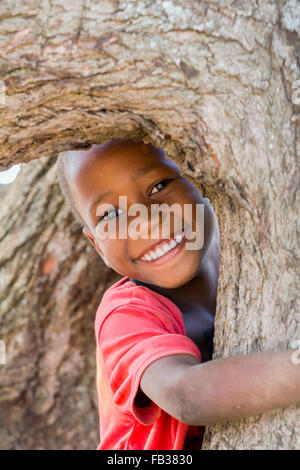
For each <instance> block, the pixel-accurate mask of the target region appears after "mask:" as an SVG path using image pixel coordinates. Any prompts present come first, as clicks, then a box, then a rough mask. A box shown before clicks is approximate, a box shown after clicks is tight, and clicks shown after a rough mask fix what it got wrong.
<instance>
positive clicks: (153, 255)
mask: <svg viewBox="0 0 300 470" xmlns="http://www.w3.org/2000/svg"><path fill="white" fill-rule="evenodd" d="M150 256H151V258H152V259H156V258H157V254H156V253H155V251H150Z"/></svg>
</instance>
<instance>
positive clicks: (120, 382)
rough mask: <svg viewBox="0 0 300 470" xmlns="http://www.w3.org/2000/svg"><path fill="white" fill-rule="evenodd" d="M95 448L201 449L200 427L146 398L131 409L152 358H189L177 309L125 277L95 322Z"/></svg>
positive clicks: (104, 302) (193, 350) (188, 341)
mask: <svg viewBox="0 0 300 470" xmlns="http://www.w3.org/2000/svg"><path fill="white" fill-rule="evenodd" d="M95 335H96V345H97V346H96V361H97V378H96V383H97V393H98V409H99V421H100V443H99V445H98V447H97V450H104V449H109V450H146V449H147V450H177V449H178V450H182V449H189V450H190V449H201V443H202V437H203V432H204V427H199V426H188V425H186V424H184V423H182V422H181V421H178V420H177V419H175V418H173V417H172V416H171V415H169V414H168V413H166V412H165V411H164V410H162V409H161V408H160V407H159V406H158V405H157V404H156V403H154V402H153V401H151V400H150V399H149V405H148V406H147V407H144V408H141V407H139V408H138V407H137V406H136V405H135V396H136V394H137V392H138V390H139V383H140V379H141V376H142V374H143V372H144V371H145V369H146V368H147V367H148V366H149V365H150V364H151V363H152V362H154V361H156V360H157V359H159V358H161V357H164V356H169V355H172V354H192V355H193V356H195V357H197V358H198V359H199V362H201V354H200V351H199V349H198V348H197V346H196V345H195V343H194V342H193V341H192V340H191V339H189V338H188V337H187V336H186V334H185V328H184V323H183V317H182V313H181V311H180V309H179V308H178V307H177V306H176V305H175V304H174V303H173V302H172V301H171V300H169V299H167V298H166V297H164V296H163V295H161V294H158V293H157V292H155V291H153V290H151V289H149V288H147V287H144V286H139V285H136V284H135V283H134V282H132V281H130V280H129V278H128V277H127V276H126V277H124V278H122V279H121V280H120V281H118V282H116V283H115V284H113V285H112V286H111V287H110V288H109V289H107V291H106V292H105V294H104V296H103V297H102V300H101V303H100V305H99V307H98V309H97V313H96V318H95Z"/></svg>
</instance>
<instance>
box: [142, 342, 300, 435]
mask: <svg viewBox="0 0 300 470" xmlns="http://www.w3.org/2000/svg"><path fill="white" fill-rule="evenodd" d="M294 355H295V351H284V352H266V353H253V354H247V355H243V356H235V357H228V358H224V359H217V360H212V361H209V362H206V363H203V364H201V363H199V361H198V359H197V358H196V357H194V356H191V355H187V354H177V355H173V356H167V357H163V358H161V359H158V360H157V361H155V362H153V363H152V364H150V366H149V367H147V369H146V370H145V371H144V373H143V375H142V378H141V381H140V388H141V389H142V391H143V392H144V393H145V394H146V395H147V396H148V397H149V398H150V399H151V400H152V401H154V402H155V403H156V404H157V405H158V406H159V407H160V408H162V409H163V410H165V411H166V412H167V413H168V414H170V415H171V416H173V417H174V418H176V419H178V420H179V421H182V422H183V423H186V424H188V425H198V426H201V425H208V424H216V423H222V422H226V421H233V420H236V419H240V418H243V417H247V416H255V415H258V414H261V413H264V412H265V411H268V410H271V409H274V408H281V407H286V406H289V405H292V404H294V403H300V364H298V363H295V361H293V360H292V359H293V356H294Z"/></svg>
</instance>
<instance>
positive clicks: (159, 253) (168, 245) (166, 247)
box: [142, 234, 183, 261]
mask: <svg viewBox="0 0 300 470" xmlns="http://www.w3.org/2000/svg"><path fill="white" fill-rule="evenodd" d="M182 239H183V234H182V235H176V237H175V240H176V241H175V240H170V241H169V242H167V243H165V244H164V245H163V246H161V247H160V248H157V249H156V250H155V251H154V250H152V251H150V252H149V253H147V254H146V255H144V256H143V257H142V259H143V260H145V261H152V260H155V259H157V258H160V257H161V256H163V255H164V254H165V253H167V252H168V251H170V250H172V249H173V248H175V246H177V245H178V244H179V243H180V242H181V241H182Z"/></svg>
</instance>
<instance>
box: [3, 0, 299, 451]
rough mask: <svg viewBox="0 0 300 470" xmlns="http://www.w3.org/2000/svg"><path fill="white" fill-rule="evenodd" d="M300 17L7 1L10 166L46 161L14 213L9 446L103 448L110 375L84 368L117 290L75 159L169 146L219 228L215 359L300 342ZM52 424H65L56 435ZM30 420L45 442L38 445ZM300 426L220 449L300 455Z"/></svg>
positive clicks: (265, 431) (9, 254) (235, 4)
mask: <svg viewBox="0 0 300 470" xmlns="http://www.w3.org/2000/svg"><path fill="white" fill-rule="evenodd" d="M298 10H299V6H298V4H297V3H296V0H287V1H282V0H279V1H278V2H274V1H271V0H264V1H262V0H260V1H258V2H247V1H246V0H240V1H233V0H210V1H206V2H205V1H203V2H199V1H197V0H187V1H186V2H185V3H184V6H183V4H182V2H179V1H175V0H168V1H162V0H157V1H155V0H154V1H146V0H145V1H142V0H141V1H138V2H134V1H133V0H128V1H127V2H126V3H124V2H119V1H118V0H110V1H109V0H106V1H105V0H104V1H101V2H96V1H95V0H94V1H93V0H84V1H83V0H82V1H77V2H69V1H62V0H57V1H56V2H51V3H48V2H42V3H41V4H40V2H37V0H29V1H28V2H26V3H24V2H19V1H16V0H15V1H14V2H13V4H12V3H11V2H8V0H5V1H4V2H2V3H1V6H0V18H1V24H0V48H1V51H2V54H1V59H0V79H1V80H2V83H4V85H5V100H4V99H3V97H2V105H0V106H2V108H1V115H0V124H1V128H0V145H1V155H0V164H1V166H2V168H3V169H4V168H8V167H10V166H11V165H12V164H13V163H17V162H23V163H25V162H26V163H27V162H30V161H31V160H38V159H40V158H41V157H47V158H48V159H46V163H41V162H42V160H41V161H36V162H32V163H30V166H28V167H24V171H23V170H22V171H23V174H22V175H20V176H19V177H18V180H17V183H16V185H15V187H13V188H12V189H10V190H9V192H8V193H6V195H5V196H4V198H3V204H2V209H1V210H2V213H3V214H4V216H2V219H3V222H4V223H3V224H2V225H3V227H2V229H1V230H2V236H1V244H2V246H1V269H2V271H3V279H4V280H2V284H3V286H4V287H5V288H6V291H7V292H8V293H7V292H6V296H7V298H6V299H5V300H3V302H2V305H1V306H3V312H4V313H3V314H2V317H1V318H2V325H3V329H2V333H1V335H2V336H5V338H6V339H7V342H8V358H11V359H13V362H12V366H9V367H8V368H7V369H8V370H7V369H3V370H2V379H1V381H2V386H3V387H4V385H5V387H4V389H3V390H4V392H2V394H1V400H2V403H7V404H9V406H7V407H6V409H5V412H4V411H2V412H1V413H2V416H1V420H2V422H3V423H4V425H5V426H7V428H8V429H9V433H10V434H9V437H7V439H6V441H3V440H2V442H6V444H5V446H11V447H18V446H20V447H22V446H23V447H28V448H33V447H34V446H35V445H36V444H35V443H34V442H38V443H39V444H38V445H40V446H42V447H43V446H44V447H45V448H50V447H55V445H56V446H57V448H62V447H63V445H66V446H74V447H76V446H80V445H81V446H82V448H88V447H90V448H94V447H95V434H94V430H95V429H96V428H97V425H96V420H97V416H96V415H95V403H94V404H93V405H92V404H91V402H89V403H87V401H88V398H87V397H90V396H91V395H90V394H91V393H92V392H91V391H90V390H91V389H90V388H89V386H90V385H91V381H92V375H93V374H92V372H91V371H92V370H94V369H93V366H91V363H90V362H89V367H88V368H87V369H88V372H86V368H84V367H83V363H84V360H86V361H92V359H91V357H92V356H93V352H92V350H93V348H94V345H91V343H90V342H89V341H90V340H87V338H86V337H87V336H88V337H89V338H90V337H91V336H90V335H93V327H92V321H93V318H91V317H93V315H92V313H94V312H95V309H96V307H97V304H98V303H99V300H100V298H101V297H100V293H102V292H103V288H104V289H105V288H106V287H107V285H108V284H109V283H110V282H112V280H113V277H114V275H113V274H112V273H111V272H107V271H106V270H105V268H104V267H103V266H102V264H101V262H100V261H99V258H98V257H97V255H96V254H95V253H94V252H93V251H91V250H89V249H88V246H87V244H86V242H85V241H84V240H83V239H82V237H81V232H80V230H79V229H78V226H77V225H76V224H75V223H74V221H73V219H72V217H71V216H70V214H69V213H68V212H67V209H66V208H65V205H64V203H63V201H62V198H61V195H60V194H59V192H58V189H57V184H56V180H55V166H54V163H53V161H54V160H55V156H56V155H57V154H59V153H60V152H64V151H66V150H69V149H84V148H89V147H90V146H91V145H92V144H94V143H101V142H104V141H107V140H110V139H114V138H117V137H131V138H133V139H137V140H144V141H145V142H152V143H153V144H155V145H160V146H162V147H163V148H164V149H165V151H166V153H167V154H168V156H169V158H172V159H173V160H175V161H176V162H178V163H179V164H180V166H181V168H182V169H183V171H184V174H185V176H187V177H188V178H190V179H191V181H193V183H194V184H196V185H197V186H198V187H199V188H200V189H201V190H202V191H203V193H204V195H206V196H208V197H209V198H210V199H211V201H212V204H213V206H214V209H215V211H216V214H217V217H218V220H219V225H220V235H221V270H220V279H219V289H218V306H217V316H216V335H215V352H214V357H215V358H217V357H222V356H223V357H225V356H229V355H236V354H243V353H251V352H255V351H266V350H280V349H286V348H287V347H290V346H291V344H292V343H293V342H294V341H296V340H298V339H300V327H299V325H300V320H299V314H298V312H299V302H298V299H297V291H298V276H297V274H298V272H297V258H298V256H299V249H298V245H297V242H296V234H297V224H296V220H297V217H296V207H297V202H299V199H298V198H299V193H297V183H298V181H299V171H298V167H297V156H298V154H299V146H300V143H299V105H297V104H294V103H293V98H292V96H293V84H295V81H297V80H298V79H299V77H300V72H299V52H300V36H299V34H300V33H299V28H300V26H299V19H298V18H299V15H298V14H297V12H298ZM3 88H4V86H3ZM0 101H1V100H0ZM4 101H5V103H4ZM297 118H298V119H297ZM25 217H26V220H25ZM50 220H51V221H50ZM22 222H23V223H22ZM60 243H63V245H62V246H63V247H64V246H65V248H63V249H61V248H59V245H60ZM72 247H73V249H72ZM54 258H55V260H54ZM93 270H95V272H94V271H93ZM38 272H39V273H41V274H40V277H38V274H37V273H38ZM91 272H93V275H91V274H90V273H91ZM87 275H88V276H89V277H88V279H89V283H86V282H85V281H86V276H87ZM45 276H46V277H45ZM65 279H67V281H66V280H65ZM27 286H30V291H29V292H27V298H26V299H25V300H28V303H27V304H26V303H24V299H23V298H22V297H23V293H24V292H25V290H26V287H27ZM98 286H100V290H99V288H98ZM95 289H96V292H97V295H95ZM38 292H40V297H39V300H38ZM74 293H76V297H75V296H74ZM22 301H23V304H22ZM74 309H75V314H74V315H75V316H74V317H73V312H74ZM76 309H77V310H76ZM76 312H77V313H76ZM86 315H89V319H90V323H89V326H87V323H86V322H85V319H86ZM65 318H67V319H68V325H67V329H66V331H65V325H64V321H63V319H65ZM28 319H29V320H28ZM76 320H77V322H76ZM28 322H29V325H30V329H28V328H29V327H28ZM74 322H75V326H74ZM57 323H58V325H59V331H60V333H61V335H62V336H61V339H59V335H58V334H57V333H55V334H54V331H56V329H55V328H56V325H57ZM26 325H27V326H26ZM37 325H38V326H37ZM22 328H23V330H22ZM26 328H27V329H26ZM76 328H77V329H76ZM74 329H75V330H74ZM80 329H83V331H84V334H83V335H82V332H81V330H80ZM29 331H30V332H31V335H32V337H31V336H28V335H29ZM74 331H77V333H75V338H76V339H74V341H71V338H72V335H73V334H74ZM51 332H53V336H51ZM26 335H27V336H26ZM49 335H50V338H49ZM67 336H68V338H67V339H66V337H67ZM83 337H84V338H85V339H84V341H83V339H82V338H83ZM24 338H25V339H24ZM32 338H34V339H32ZM53 338H54V339H53ZM56 341H58V344H59V345H60V346H59V348H58V349H60V353H59V354H60V356H59V357H57V360H56V359H52V356H51V353H49V347H50V351H51V350H52V349H53V351H55V354H57V353H56V351H57V347H56ZM64 341H65V342H64ZM49 345H50V346H49ZM51 348H52V349H51ZM64 348H65V349H64ZM15 351H16V353H15ZM24 351H26V355H25V357H26V358H27V359H26V360H24V356H23V359H22V361H23V362H22V361H21V356H22V354H23V355H24ZM79 351H81V352H82V354H83V356H82V359H81V362H80V360H79V357H80V356H79ZM49 355H50V357H49ZM47 356H48V357H47ZM88 358H89V359H88ZM20 361H21V362H20ZM43 361H44V362H43ZM52 361H54V362H52ZM41 363H42V364H44V365H46V366H47V364H48V365H49V364H50V366H51V367H52V366H53V364H56V365H55V367H56V368H55V370H54V372H53V370H52V375H51V374H50V373H49V374H48V372H45V374H46V375H45V377H41V376H40V375H39V373H38V372H37V371H41V370H44V369H41ZM70 363H71V364H72V367H70ZM20 364H21V365H20ZM57 364H60V367H58V366H57ZM73 364H76V366H74V368H75V369H74V368H73ZM80 364H82V366H80ZM1 367H3V366H1ZM25 369H26V370H27V372H24V370H25ZM74 370H75V372H74ZM40 374H41V372H40ZM63 374H66V377H67V379H68V380H69V381H70V382H67V385H65V384H64V380H63V379H62V378H61V377H62V375H63ZM72 374H75V375H76V377H74V375H72ZM24 377H26V381H25V382H24V381H23V380H22V378H24ZM19 379H20V382H19V381H18V380H19ZM77 379H78V380H79V379H80V380H79V382H78V383H80V385H79V386H78V387H79V390H80V391H79V392H78V390H77V392H75V389H76V387H75V385H74V384H75V383H76V380H77ZM68 383H71V384H72V386H73V389H72V390H73V395H72V397H73V401H72V403H71V404H70V401H69V396H68V395H67V394H68V391H69V387H68ZM82 383H84V384H85V386H86V387H87V388H83V389H82V388H80V387H81V386H82ZM42 384H46V387H45V388H46V390H45V389H43V388H42ZM39 386H40V387H41V389H40V391H39V393H40V396H41V398H39V399H38V400H36V399H35V397H36V395H35V393H36V392H33V391H35V390H37V389H38V390H39ZM78 387H77V389H78ZM87 389H88V391H87ZM81 392H82V393H81ZM76 393H79V395H80V397H81V398H80V402H78V401H77V402H76V400H78V398H76V397H78V396H79V395H76ZM94 395H95V393H94ZM94 395H93V396H94ZM49 396H50V398H49ZM66 397H67V398H66ZM74 397H75V398H74ZM39 400H40V401H39ZM82 403H84V404H83V405H82ZM68 406H70V407H69V408H68ZM51 407H53V409H55V410H57V413H56V414H55V413H54V414H53V415H51V412H50V411H51V410H52V408H51ZM26 410H27V411H26ZM28 410H30V411H28ZM36 410H37V411H36ZM75 410H76V411H75ZM62 412H63V414H62ZM73 412H74V413H79V415H77V416H78V419H77V418H76V417H75V418H74V416H71V415H72V413H73ZM83 415H84V416H85V419H81V418H82V417H83ZM39 416H42V418H41V419H40V418H39ZM43 416H46V417H47V419H48V416H52V418H49V423H48V421H47V420H46V422H47V425H46V427H45V419H44V417H43ZM86 417H88V420H89V421H88V420H87V419H86ZM79 421H80V423H79ZM17 423H18V424H17ZM28 423H30V425H32V424H34V426H35V427H34V426H33V427H32V429H31V433H30V439H29V438H28V440H27V441H26V440H24V439H25V438H24V437H23V436H22V432H21V431H22V429H25V427H28ZM75 423H76V426H77V427H76V426H75ZM298 423H299V408H297V407H295V406H294V407H290V408H288V409H286V410H276V411H274V412H270V413H266V414H264V415H263V416H258V417H253V418H251V419H247V420H241V421H240V422H235V423H229V424H227V425H222V426H213V427H209V428H208V429H207V432H206V439H205V443H204V448H211V449H221V448H222V449H223V448H226V449H230V448H238V449H255V448H268V449H275V448H282V449H283V448H296V447H297V446H298V447H299V433H298V435H297V432H296V430H297V425H298ZM80 424H81V425H82V429H79V427H80ZM73 426H75V430H76V431H75V432H74V435H72V430H73ZM87 429H88V431H87ZM91 429H93V431H91ZM67 430H68V431H67ZM43 433H44V436H43V437H39V436H40V435H42V434H43ZM1 437H2V436H1ZM80 438H82V440H81V442H80V443H79V440H80ZM59 443H60V444H59ZM5 446H4V447H5Z"/></svg>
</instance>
